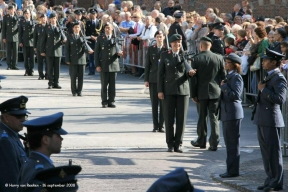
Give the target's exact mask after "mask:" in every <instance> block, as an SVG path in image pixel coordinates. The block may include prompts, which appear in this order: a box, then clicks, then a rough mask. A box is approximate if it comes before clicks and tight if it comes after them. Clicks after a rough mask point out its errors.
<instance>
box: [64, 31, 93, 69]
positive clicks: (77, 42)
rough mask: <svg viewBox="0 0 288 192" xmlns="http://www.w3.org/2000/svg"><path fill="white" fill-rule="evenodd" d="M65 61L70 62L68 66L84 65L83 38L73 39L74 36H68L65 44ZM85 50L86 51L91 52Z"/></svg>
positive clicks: (84, 48)
mask: <svg viewBox="0 0 288 192" xmlns="http://www.w3.org/2000/svg"><path fill="white" fill-rule="evenodd" d="M65 50H66V53H65V61H66V62H70V65H86V64H87V62H86V55H85V50H86V47H85V42H84V39H83V37H78V38H77V39H76V38H75V35H74V34H70V35H68V37H67V42H66V44H65ZM91 50H92V49H90V50H87V51H91Z"/></svg>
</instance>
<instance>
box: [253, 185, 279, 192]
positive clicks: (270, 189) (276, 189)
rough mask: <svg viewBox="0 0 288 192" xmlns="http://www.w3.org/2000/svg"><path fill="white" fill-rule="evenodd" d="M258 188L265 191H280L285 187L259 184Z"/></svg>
mask: <svg viewBox="0 0 288 192" xmlns="http://www.w3.org/2000/svg"><path fill="white" fill-rule="evenodd" d="M257 189H258V190H263V191H264V192H271V191H280V190H282V189H283V187H271V186H268V185H266V186H265V185H263V186H259V187H257Z"/></svg>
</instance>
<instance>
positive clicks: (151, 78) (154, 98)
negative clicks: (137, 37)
mask: <svg viewBox="0 0 288 192" xmlns="http://www.w3.org/2000/svg"><path fill="white" fill-rule="evenodd" d="M154 37H155V38H156V42H157V44H156V45H152V46H150V47H149V48H148V51H147V57H146V58H147V59H146V65H145V76H144V81H145V86H146V87H149V93H150V100H151V104H152V119H153V132H156V131H159V132H164V130H163V123H164V117H163V106H162V101H160V100H159V98H158V92H157V73H158V65H159V61H160V55H161V53H163V52H164V51H167V49H166V48H165V47H164V45H163V42H164V39H165V36H164V34H163V31H157V32H156V33H155V35H154ZM159 105H160V112H159V113H158V106H159ZM158 114H159V120H158Z"/></svg>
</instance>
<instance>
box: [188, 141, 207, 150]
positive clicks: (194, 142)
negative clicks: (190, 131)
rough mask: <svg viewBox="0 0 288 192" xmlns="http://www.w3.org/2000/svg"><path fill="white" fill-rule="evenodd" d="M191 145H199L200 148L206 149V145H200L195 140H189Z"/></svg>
mask: <svg viewBox="0 0 288 192" xmlns="http://www.w3.org/2000/svg"><path fill="white" fill-rule="evenodd" d="M191 145H192V146H193V147H200V149H206V145H200V144H199V143H197V141H191Z"/></svg>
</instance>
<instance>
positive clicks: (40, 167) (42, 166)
mask: <svg viewBox="0 0 288 192" xmlns="http://www.w3.org/2000/svg"><path fill="white" fill-rule="evenodd" d="M38 169H44V165H43V164H42V163H40V161H39V160H37V164H36V165H35V170H38Z"/></svg>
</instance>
